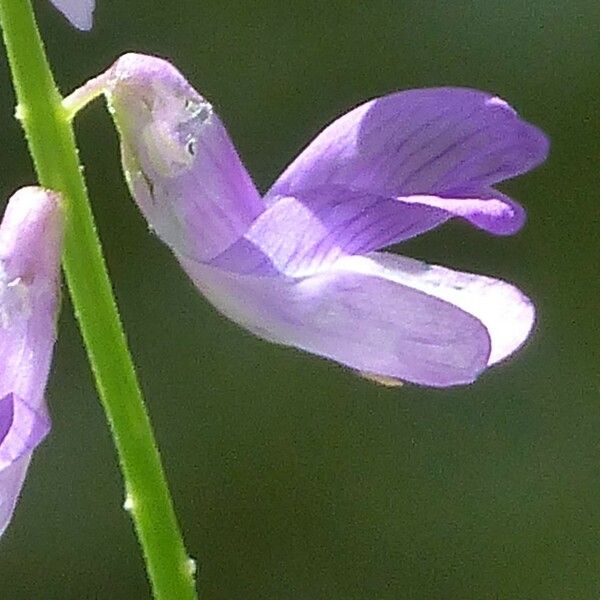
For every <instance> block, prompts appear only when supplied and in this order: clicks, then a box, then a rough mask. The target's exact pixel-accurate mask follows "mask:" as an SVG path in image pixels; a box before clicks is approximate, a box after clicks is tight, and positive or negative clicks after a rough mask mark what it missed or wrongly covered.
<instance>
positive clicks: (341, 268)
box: [104, 54, 548, 386]
mask: <svg viewBox="0 0 600 600" xmlns="http://www.w3.org/2000/svg"><path fill="white" fill-rule="evenodd" d="M104 78H105V82H106V84H105V85H106V95H107V98H108V101H109V105H110V106H111V108H112V111H113V116H114V118H115V122H116V125H117V128H118V129H119V132H120V135H121V142H122V152H123V164H124V170H125V174H126V177H127V180H128V183H129V186H130V188H131V190H132V194H133V196H134V198H135V200H136V202H137V203H138V205H139V207H140V209H141V210H142V212H143V213H144V215H145V216H146V218H147V219H148V222H149V224H150V226H151V227H152V229H153V230H155V231H156V233H157V234H158V235H159V236H160V238H161V239H162V240H163V241H164V242H166V243H167V244H168V245H169V246H170V247H171V249H172V250H173V252H174V253H175V255H176V256H177V258H178V260H179V262H180V263H181V265H182V266H183V268H184V269H185V270H186V272H187V273H188V275H189V276H190V277H191V278H192V280H193V281H194V283H195V284H196V286H197V287H198V288H199V289H200V291H201V292H202V293H203V294H204V295H205V296H206V298H208V300H209V301H210V302H212V303H213V304H214V305H215V306H216V307H217V308H218V309H219V310H220V311H221V312H222V313H224V314H225V315H227V316H228V317H229V318H231V319H232V320H234V321H236V322H237V323H239V324H240V325H242V326H243V327H245V328H247V329H249V330H250V331H252V332H253V333H255V334H256V335H258V336H261V337H263V338H265V339H267V340H270V341H272V342H277V343H281V344H285V345H289V346H295V347H298V348H301V349H303V350H306V351H309V352H313V353H315V354H319V355H321V356H324V357H327V358H330V359H333V360H336V361H338V362H340V363H342V364H344V365H347V366H349V367H351V368H352V369H355V370H356V371H359V372H361V373H363V374H365V375H368V376H370V377H373V378H375V379H381V380H385V381H388V382H389V381H396V380H406V381H411V382H415V383H418V384H422V385H429V386H450V385H456V384H465V383H469V382H472V381H474V380H475V379H476V378H477V376H478V375H479V374H480V373H481V372H482V371H484V370H485V369H486V368H487V367H489V366H490V365H492V364H494V363H496V362H498V361H500V360H502V359H503V358H505V357H506V356H508V355H509V354H511V353H512V352H514V351H515V350H516V349H517V348H518V347H519V346H520V345H521V344H522V343H523V342H524V340H525V339H526V337H527V335H528V334H529V331H530V329H531V327H532V324H533V321H534V313H535V311H534V308H533V306H532V304H531V302H530V301H529V300H528V299H527V298H526V297H525V296H524V295H523V294H522V293H521V292H520V291H519V290H518V289H517V288H515V287H513V286H511V285H509V284H508V283H505V282H503V281H498V280H495V279H492V278H489V277H482V276H479V275H471V274H468V273H461V272H455V271H450V270H448V269H445V268H443V267H438V266H432V265H428V264H425V263H422V262H418V261H416V260H412V259H409V258H404V257H402V256H397V255H395V254H390V253H387V252H377V251H378V250H380V249H381V248H384V247H386V246H390V245H392V244H397V243H398V242H402V241H404V240H407V239H409V238H412V237H415V236H417V235H420V234H422V233H424V232H425V231H428V230H430V229H433V228H434V227H437V226H438V225H441V224H442V223H444V222H445V221H447V220H448V219H450V218H452V217H460V218H462V219H466V220H467V221H469V222H470V223H472V224H473V225H475V226H476V227H479V228H481V229H483V230H485V231H488V232H490V233H493V234H496V235H506V234H512V233H515V232H516V231H518V230H519V228H520V227H521V226H522V225H523V222H524V219H525V213H524V210H523V209H522V208H521V206H520V205H519V204H517V203H516V202H514V201H513V200H511V199H510V198H508V197H506V196H505V195H504V194H502V193H500V192H498V191H497V190H495V189H494V188H493V187H492V186H493V184H495V183H498V182H500V181H502V180H504V179H507V178H510V177H514V176H515V175H519V174H521V173H524V172H526V171H529V170H530V169H532V168H534V167H535V166H536V165H538V164H540V163H541V162H542V161H543V160H544V159H545V157H546V154H547V150H548V142H547V139H546V137H545V136H544V135H543V133H542V132H541V131H539V130H538V129H537V128H535V127H533V126H532V125H530V124H528V123H526V122H524V121H522V120H521V119H520V118H519V117H518V116H517V114H516V112H515V111H514V110H513V109H512V108H511V107H510V106H509V105H508V104H507V103H506V102H504V101H503V100H500V99H499V98H497V97H494V96H490V95H489V94H486V93H483V92H479V91H475V90H470V89H460V88H438V89H422V90H411V91H406V92H399V93H394V94H390V95H388V96H384V97H382V98H377V99H375V100H371V101H369V102H367V103H365V104H363V105H361V106H359V107H358V108H355V109H354V110H352V111H350V112H349V113H347V114H345V115H344V116H342V117H340V118H339V119H337V120H336V121H334V122H333V123H332V124H331V125H329V126H328V127H327V128H326V129H325V130H324V131H322V132H321V133H320V134H319V135H318V136H317V137H316V139H315V140H313V142H311V144H309V146H308V147H307V148H306V149H305V150H304V151H303V152H301V154H300V155H299V156H298V158H296V160H295V161H293V162H292V164H291V165H290V166H289V167H288V168H287V169H286V170H285V171H284V173H283V174H282V175H281V176H280V177H279V178H278V179H277V181H276V182H275V184H274V185H273V186H272V187H271V189H270V190H269V191H268V192H267V193H266V195H265V196H263V197H261V196H260V195H259V193H258V191H257V190H256V188H255V186H254V185H253V183H252V181H251V179H250V177H249V175H248V173H247V172H246V169H245V168H244V166H243V165H242V163H241V162H240V159H239V157H238V155H237V153H236V150H235V148H234V146H233V144H232V142H231V140H230V138H229V136H228V134H227V131H226V130H225V128H224V126H223V124H222V123H221V121H220V120H219V117H218V116H217V114H216V113H215V112H214V111H213V108H212V106H211V105H210V104H209V103H208V102H207V101H206V100H205V99H204V98H202V97H201V96H200V95H199V94H198V93H197V92H196V91H195V90H194V89H193V88H192V87H191V86H190V85H189V84H188V82H187V81H186V80H185V79H184V78H183V76H182V75H181V74H180V73H179V72H178V71H177V70H176V69H175V68H174V67H173V66H172V65H170V64H169V63H168V62H166V61H163V60H161V59H158V58H154V57H148V56H141V55H133V54H129V55H125V56H123V57H122V58H120V59H119V60H118V61H117V62H116V63H115V65H113V67H112V68H111V69H110V70H109V71H108V72H107V73H106V74H105V76H104Z"/></svg>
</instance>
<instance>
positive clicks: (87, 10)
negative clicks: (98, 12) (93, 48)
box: [51, 0, 96, 31]
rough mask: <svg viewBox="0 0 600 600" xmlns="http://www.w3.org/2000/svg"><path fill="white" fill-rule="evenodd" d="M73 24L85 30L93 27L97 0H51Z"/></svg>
mask: <svg viewBox="0 0 600 600" xmlns="http://www.w3.org/2000/svg"><path fill="white" fill-rule="evenodd" d="M51 2H52V4H54V6H56V8H58V10H60V12H61V13H62V14H63V15H65V17H67V19H68V20H69V21H70V22H71V24H72V25H74V26H75V27H77V29H81V30H83V31H88V30H90V29H91V28H92V18H93V15H94V8H95V5H96V0H51Z"/></svg>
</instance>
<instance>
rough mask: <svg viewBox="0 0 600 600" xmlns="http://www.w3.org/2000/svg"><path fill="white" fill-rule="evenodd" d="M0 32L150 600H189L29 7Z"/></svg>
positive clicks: (24, 0) (6, 8)
mask: <svg viewBox="0 0 600 600" xmlns="http://www.w3.org/2000/svg"><path fill="white" fill-rule="evenodd" d="M0 24H1V25H2V30H3V35H4V42H5V44H6V48H7V53H8V59H9V63H10V67H11V71H12V76H13V81H14V86H15V90H16V95H17V100H18V108H17V116H18V118H19V119H20V120H21V122H22V125H23V128H24V130H25V134H26V136H27V141H28V143H29V150H30V153H31V156H32V157H33V161H34V164H35V168H36V171H37V174H38V177H39V180H40V183H41V185H43V186H45V187H48V188H51V189H53V190H57V191H59V192H61V193H62V194H63V196H64V198H65V200H66V203H65V204H66V206H67V226H66V233H65V248H64V254H63V267H64V270H65V274H66V279H67V284H68V287H69V291H70V293H71V297H72V299H73V305H74V307H75V313H76V315H77V318H78V320H79V325H80V328H81V332H82V335H83V340H84V343H85V346H86V348H87V352H88V356H89V360H90V363H91V366H92V370H93V372H94V375H95V378H96V384H97V387H98V392H99V394H100V398H101V400H102V403H103V406H104V410H105V412H106V414H107V418H108V421H109V423H110V426H111V430H112V434H113V438H114V441H115V445H116V447H117V451H118V454H119V461H120V465H121V470H122V472H123V477H124V479H125V487H126V490H127V500H126V505H125V506H126V508H127V509H128V510H129V511H130V512H131V515H132V517H133V521H134V523H135V527H136V531H137V534H138V538H139V540H140V544H141V546H142V549H143V552H144V557H145V560H146V566H147V570H148V575H149V578H150V581H151V583H152V587H153V591H154V597H155V598H156V599H157V600H188V599H189V600H193V599H194V598H196V592H195V586H194V580H193V579H194V578H193V569H192V568H191V566H190V565H191V564H192V563H191V561H190V560H189V558H188V556H187V553H186V551H185V547H184V545H183V541H182V537H181V532H180V530H179V526H178V523H177V518H176V516H175V512H174V510H173V504H172V501H171V496H170V493H169V489H168V486H167V482H166V479H165V475H164V472H163V468H162V464H161V460H160V455H159V453H158V449H157V446H156V442H155V439H154V435H153V432H152V426H151V423H150V419H149V417H148V413H147V412H146V408H145V405H144V401H143V398H142V394H141V391H140V387H139V384H138V381H137V378H136V374H135V370H134V366H133V362H132V359H131V355H130V352H129V349H128V347H127V342H126V340H125V334H124V333H123V328H122V325H121V322H120V318H119V314H118V311H117V307H116V303H115V299H114V296H113V292H112V288H111V282H110V279H109V277H108V273H107V271H106V267H105V263H104V259H103V256H102V250H101V246H100V240H99V238H98V235H97V233H96V229H95V226H94V220H93V216H92V211H91V208H90V204H89V200H88V197H87V192H86V188H85V182H84V179H83V176H82V173H81V168H80V166H79V161H78V155H77V146H76V144H75V137H74V133H73V129H72V126H71V122H70V119H71V117H72V114H71V113H70V112H69V110H67V109H65V108H63V107H62V105H61V100H62V98H61V96H60V94H59V92H58V90H57V88H56V84H55V83H54V79H53V76H52V72H51V70H50V67H49V65H48V61H47V59H46V55H45V51H44V46H43V43H42V40H41V38H40V35H39V32H38V30H37V26H36V23H35V18H34V15H33V10H32V7H31V1H30V0H0Z"/></svg>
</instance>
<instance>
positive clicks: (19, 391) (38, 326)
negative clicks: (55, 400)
mask: <svg viewBox="0 0 600 600" xmlns="http://www.w3.org/2000/svg"><path fill="white" fill-rule="evenodd" d="M62 230H63V215H62V210H61V208H60V204H59V200H58V196H57V195H56V194H54V193H52V192H48V191H46V190H42V189H40V188H33V187H30V188H23V189H21V190H19V191H18V192H17V193H15V194H14V195H13V197H12V198H11V199H10V200H9V203H8V206H7V209H6V212H5V215H4V218H3V220H2V224H1V225H0V532H2V531H4V529H5V528H6V526H7V524H8V521H9V520H10V517H11V515H12V510H13V508H14V505H15V503H16V500H17V497H18V495H19V492H20V490H21V485H22V483H23V479H24V477H25V471H26V469H27V465H28V464H29V460H30V458H31V452H32V451H33V450H34V448H35V447H36V446H37V445H38V444H39V443H40V442H41V441H42V440H43V438H44V437H45V436H46V434H47V433H48V431H49V429H50V421H49V417H48V413H47V408H46V403H45V401H44V390H45V387H46V382H47V379H48V372H49V369H50V361H51V358H52V350H53V346H54V341H55V338H56V317H57V314H58V307H59V281H60V269H59V261H60V252H61V242H62Z"/></svg>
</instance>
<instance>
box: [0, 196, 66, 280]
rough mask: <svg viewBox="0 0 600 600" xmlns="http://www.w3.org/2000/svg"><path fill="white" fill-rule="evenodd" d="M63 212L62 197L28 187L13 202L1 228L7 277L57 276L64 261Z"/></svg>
mask: <svg viewBox="0 0 600 600" xmlns="http://www.w3.org/2000/svg"><path fill="white" fill-rule="evenodd" d="M62 235H63V210H62V207H61V202H60V195H59V194H58V193H56V192H52V191H50V190H46V189H43V188H40V187H34V186H31V187H24V188H21V189H20V190H18V191H17V192H15V193H14V194H13V195H12V197H11V198H10V199H9V201H8V204H7V207H6V212H5V214H4V218H3V220H2V224H1V225H0V260H3V261H4V270H5V271H6V273H5V275H8V276H11V275H12V276H14V277H23V278H28V277H32V276H34V275H37V274H54V273H55V272H56V271H57V265H58V262H59V260H60V253H61V246H62Z"/></svg>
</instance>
